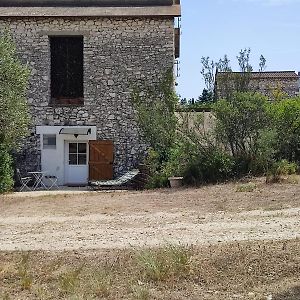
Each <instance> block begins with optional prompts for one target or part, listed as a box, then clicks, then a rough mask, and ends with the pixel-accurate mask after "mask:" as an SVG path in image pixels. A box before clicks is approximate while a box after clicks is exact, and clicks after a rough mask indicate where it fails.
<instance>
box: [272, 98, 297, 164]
mask: <svg viewBox="0 0 300 300" xmlns="http://www.w3.org/2000/svg"><path fill="white" fill-rule="evenodd" d="M270 112H271V117H272V122H273V124H274V127H275V129H276V132H277V136H278V138H277V143H278V145H277V147H278V157H279V158H281V159H287V160H289V161H297V162H298V163H299V162H300V98H292V99H283V100H281V101H279V102H276V103H274V104H273V105H272V106H271V108H270Z"/></svg>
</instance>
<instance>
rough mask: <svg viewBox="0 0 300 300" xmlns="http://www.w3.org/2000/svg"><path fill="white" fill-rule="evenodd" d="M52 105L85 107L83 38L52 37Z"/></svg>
mask: <svg viewBox="0 0 300 300" xmlns="http://www.w3.org/2000/svg"><path fill="white" fill-rule="evenodd" d="M50 50H51V104H53V105H83V37H82V36H69V37H62V36H53V37H50Z"/></svg>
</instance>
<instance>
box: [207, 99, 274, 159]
mask: <svg viewBox="0 0 300 300" xmlns="http://www.w3.org/2000/svg"><path fill="white" fill-rule="evenodd" d="M213 112H214V115H215V116H216V118H217V127H216V132H217V136H218V137H219V138H220V139H221V141H222V142H223V143H224V145H225V147H226V148H228V149H230V151H231V153H232V155H233V156H234V157H239V156H242V157H256V156H257V155H258V154H259V141H260V139H261V132H262V130H264V129H267V128H268V126H269V123H270V122H269V117H268V101H267V98H266V97H264V96H262V95H261V94H258V93H235V94H234V95H233V96H232V97H231V98H230V99H229V100H220V101H218V102H217V103H216V104H215V105H214V111H213Z"/></svg>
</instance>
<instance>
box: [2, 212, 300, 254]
mask: <svg viewBox="0 0 300 300" xmlns="http://www.w3.org/2000/svg"><path fill="white" fill-rule="evenodd" d="M299 214H300V209H287V210H281V211H272V212H261V211H252V212H250V213H239V214H235V215H233V214H227V213H215V214H206V215H202V216H199V215H197V214H196V213H195V212H192V211H186V212H184V213H155V214H151V213H142V214H126V215H124V214H121V213H120V214H117V215H116V216H107V215H103V214H94V215H88V216H73V217H50V216H49V217H41V218H37V217H19V218H15V217H8V218H2V219H1V221H0V229H1V232H0V250H7V251H12V250H76V249H82V250H86V249H103V248H108V249H110V248H123V247H130V246H155V245H160V244H163V243H168V242H170V243H171V242H172V243H173V242H175V243H179V242H180V243H183V244H186V243H188V244H203V243H217V242H225V241H226V242H228V241H235V240H273V239H274V240H280V239H293V238H297V237H300V215H299Z"/></svg>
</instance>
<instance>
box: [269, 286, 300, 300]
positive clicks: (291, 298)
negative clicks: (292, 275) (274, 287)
mask: <svg viewBox="0 0 300 300" xmlns="http://www.w3.org/2000/svg"><path fill="white" fill-rule="evenodd" d="M299 299H300V286H295V287H293V288H291V289H289V290H288V291H285V292H283V293H280V294H277V295H275V296H274V298H273V299H272V300H299Z"/></svg>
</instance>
